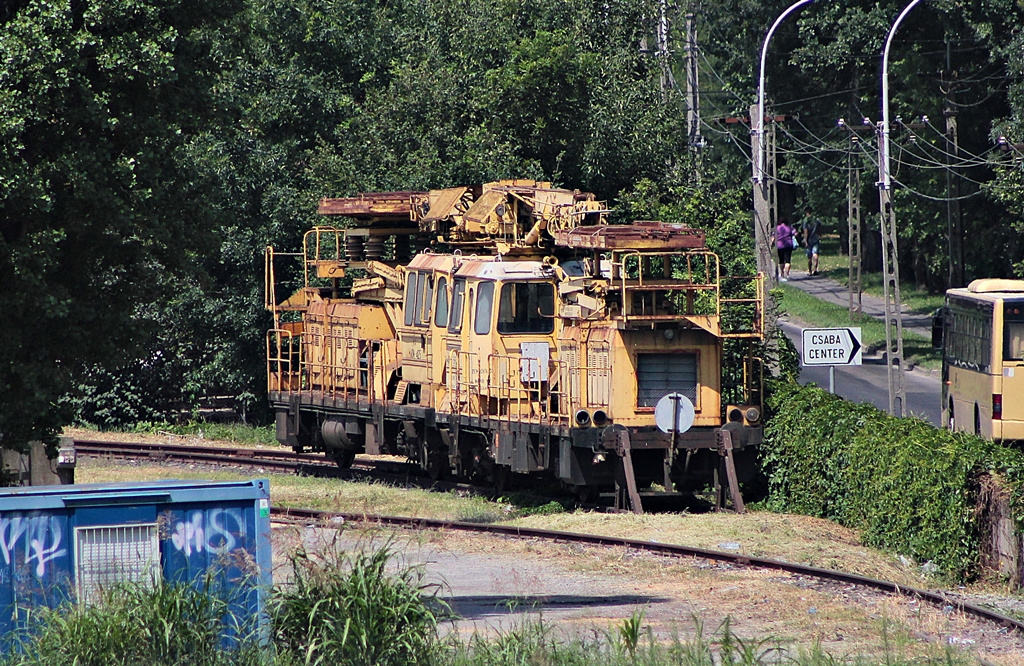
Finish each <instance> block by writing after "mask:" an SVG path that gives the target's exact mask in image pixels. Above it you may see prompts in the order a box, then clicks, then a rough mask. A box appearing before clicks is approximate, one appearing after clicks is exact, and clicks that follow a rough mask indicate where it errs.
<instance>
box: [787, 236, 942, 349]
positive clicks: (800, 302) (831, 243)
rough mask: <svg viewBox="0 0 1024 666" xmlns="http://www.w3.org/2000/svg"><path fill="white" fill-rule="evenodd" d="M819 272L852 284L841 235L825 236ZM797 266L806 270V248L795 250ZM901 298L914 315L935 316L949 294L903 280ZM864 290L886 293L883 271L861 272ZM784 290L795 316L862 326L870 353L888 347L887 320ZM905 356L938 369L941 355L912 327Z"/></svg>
mask: <svg viewBox="0 0 1024 666" xmlns="http://www.w3.org/2000/svg"><path fill="white" fill-rule="evenodd" d="M821 252H822V254H821V257H820V260H819V261H820V263H819V273H820V274H821V275H822V276H824V277H827V278H830V279H832V280H835V281H836V282H838V283H840V284H842V285H843V286H844V287H845V286H847V285H848V284H849V282H848V278H849V258H848V257H846V256H845V255H842V254H841V253H840V251H839V239H838V237H836V236H834V235H830V236H825V237H824V238H823V239H822V243H821ZM793 254H794V258H793V270H794V274H795V275H800V274H801V272H803V271H805V270H806V266H807V264H806V258H805V256H804V254H803V250H802V249H800V250H797V251H795V252H794V253H793ZM900 282H901V289H900V300H901V301H902V304H903V312H904V314H909V315H913V316H929V317H930V316H931V314H932V313H933V312H934V311H935V310H936V308H939V307H941V306H942V304H943V302H944V299H945V297H944V296H943V295H942V294H928V293H926V292H922V291H918V290H917V289H915V288H914V286H913V285H912V284H909V283H908V282H907V281H906V280H901V281H900ZM861 284H862V288H863V293H864V294H867V295H871V296H877V297H879V298H882V297H883V293H882V275H881V273H864V274H863V275H862V276H861ZM779 286H780V289H781V290H782V293H783V300H782V310H783V311H784V312H785V313H786V314H787V315H789V316H790V317H792V318H793V319H795V320H799V321H800V322H802V323H803V324H806V325H808V326H814V327H822V328H832V327H842V326H859V327H860V328H861V342H862V343H863V344H864V347H865V349H866V350H868V353H871V352H874V351H878V350H881V349H884V348H885V324H884V323H883V322H882V321H881V320H879V319H875V318H873V317H869V316H866V315H855V316H854V318H853V319H852V320H851V318H850V314H849V309H848V308H846V307H842V306H838V305H833V304H832V303H827V302H825V301H822V300H820V299H818V298H815V297H813V296H810V295H808V294H806V293H804V292H803V291H801V290H800V289H798V288H797V287H794V286H793V285H792V284H781V285H779ZM903 357H904V359H906V361H907V362H908V363H913V364H916V365H920V366H921V367H923V368H928V369H938V368H939V367H940V364H941V358H940V356H939V353H938V351H936V350H934V349H932V346H931V340H930V339H926V338H923V337H921V336H920V335H917V334H915V333H912V332H910V331H906V330H905V331H904V333H903Z"/></svg>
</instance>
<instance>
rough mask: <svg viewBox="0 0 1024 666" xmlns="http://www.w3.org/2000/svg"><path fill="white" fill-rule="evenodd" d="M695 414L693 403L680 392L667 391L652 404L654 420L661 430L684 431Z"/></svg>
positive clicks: (670, 431) (687, 428)
mask: <svg viewBox="0 0 1024 666" xmlns="http://www.w3.org/2000/svg"><path fill="white" fill-rule="evenodd" d="M695 416H696V414H695V413H694V409H693V403H692V402H690V399H689V398H687V397H686V396H685V395H683V394H682V393H669V394H668V395H666V396H664V397H662V399H661V400H659V401H658V404H657V405H655V406H654V422H655V423H656V424H657V425H658V428H660V429H661V431H662V432H668V433H672V432H686V431H687V430H689V429H690V426H692V425H693V419H694V417H695Z"/></svg>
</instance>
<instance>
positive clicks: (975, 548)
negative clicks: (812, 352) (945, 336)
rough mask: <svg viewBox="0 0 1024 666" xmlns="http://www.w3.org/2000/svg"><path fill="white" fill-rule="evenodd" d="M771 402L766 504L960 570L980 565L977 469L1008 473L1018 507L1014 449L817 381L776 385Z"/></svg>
mask: <svg viewBox="0 0 1024 666" xmlns="http://www.w3.org/2000/svg"><path fill="white" fill-rule="evenodd" d="M770 407H771V409H772V410H773V412H774V416H773V418H772V419H771V421H770V423H769V424H768V426H767V428H766V430H765V443H764V446H763V447H762V461H763V463H764V466H765V469H766V472H767V473H768V477H769V487H770V496H769V499H768V501H767V502H766V505H767V506H768V507H769V508H772V509H775V510H783V511H792V512H794V513H802V514H807V515H812V516H819V517H822V518H829V519H832V520H835V521H837V522H839V523H840V524H843V525H846V526H848V527H853V528H855V529H858V530H861V531H862V532H863V539H864V542H865V543H866V544H867V545H870V546H875V547H880V548H887V549H890V550H894V551H896V552H899V553H902V554H904V555H908V556H910V557H913V558H915V559H917V560H918V561H931V562H933V563H934V564H935V565H937V566H938V567H939V569H940V570H941V571H943V572H944V573H946V574H948V575H950V576H951V577H952V578H954V579H957V580H965V579H970V578H973V577H974V576H976V575H977V574H978V571H979V562H980V551H981V548H980V546H981V544H980V538H979V532H980V530H979V524H978V513H977V511H976V504H977V499H978V490H979V487H980V480H981V479H982V477H984V476H988V475H993V474H994V475H998V476H1001V477H1005V478H1006V479H1007V480H1008V481H1009V483H1010V486H1011V492H1012V497H1013V504H1014V506H1015V507H1017V508H1016V510H1015V515H1024V513H1022V512H1021V511H1020V510H1019V509H1020V507H1021V506H1022V502H1021V493H1020V491H1019V488H1020V484H1019V482H1018V480H1019V477H1020V470H1021V469H1024V467H1022V464H1024V456H1022V454H1021V452H1020V451H1018V450H1016V449H1011V448H1009V447H1006V446H1002V445H999V444H994V443H993V442H991V441H987V440H984V439H981V438H979V437H975V436H974V435H969V434H966V433H951V432H948V431H945V430H940V429H937V428H935V427H933V426H931V425H929V424H927V423H924V422H922V421H920V420H917V419H912V418H911V419H898V418H894V417H892V416H890V415H888V414H886V413H884V412H882V411H880V410H878V409H876V408H875V407H873V406H871V405H867V404H859V405H858V404H852V403H849V402H847V401H845V400H843V399H841V398H838V397H836V396H834V395H831V394H829V393H826V392H825V391H822V390H821V389H818V388H814V387H800V386H797V385H795V384H786V385H783V386H779V387H777V388H776V390H775V391H774V392H773V394H772V397H771V399H770Z"/></svg>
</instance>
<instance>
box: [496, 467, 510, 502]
mask: <svg viewBox="0 0 1024 666" xmlns="http://www.w3.org/2000/svg"><path fill="white" fill-rule="evenodd" d="M511 489H512V468H511V467H508V466H507V465H495V466H494V492H495V493H496V494H498V495H504V494H505V493H507V492H508V491H509V490H511Z"/></svg>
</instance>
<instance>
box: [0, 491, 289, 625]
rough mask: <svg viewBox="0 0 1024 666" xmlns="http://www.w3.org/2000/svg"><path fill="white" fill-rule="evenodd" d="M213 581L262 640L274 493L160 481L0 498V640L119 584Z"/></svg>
mask: <svg viewBox="0 0 1024 666" xmlns="http://www.w3.org/2000/svg"><path fill="white" fill-rule="evenodd" d="M208 572H209V573H210V574H211V575H212V582H213V583H214V586H215V587H219V588H221V589H224V590H226V591H229V592H230V593H231V594H230V597H229V598H230V599H231V600H232V608H231V611H232V613H234V615H235V616H236V617H239V618H257V621H258V622H259V623H260V628H261V633H263V631H262V630H263V629H265V627H264V626H263V623H264V622H265V614H264V613H263V608H264V602H265V598H266V595H267V593H268V592H269V590H270V585H271V551H270V483H269V482H268V481H267V480H265V479H258V480H254V481H237V482H204V481H198V482H193V481H159V482H154V483H133V484H128V483H118V484H87V485H79V486H46V487H36V488H4V489H0V635H5V634H7V633H8V632H10V631H12V630H15V629H18V628H20V627H21V625H22V624H23V622H24V619H25V615H26V613H25V611H26V610H28V609H31V608H36V607H39V606H49V607H55V606H57V605H59V604H60V603H62V602H64V601H68V600H72V599H75V600H79V601H85V602H91V601H94V600H96V599H97V598H98V595H99V591H100V590H101V589H102V588H103V587H105V586H110V585H113V584H116V583H118V582H122V581H138V582H144V583H145V582H149V581H152V580H155V579H157V578H162V579H163V580H166V581H173V582H184V581H199V580H202V579H204V578H205V577H206V574H207V573H208Z"/></svg>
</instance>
